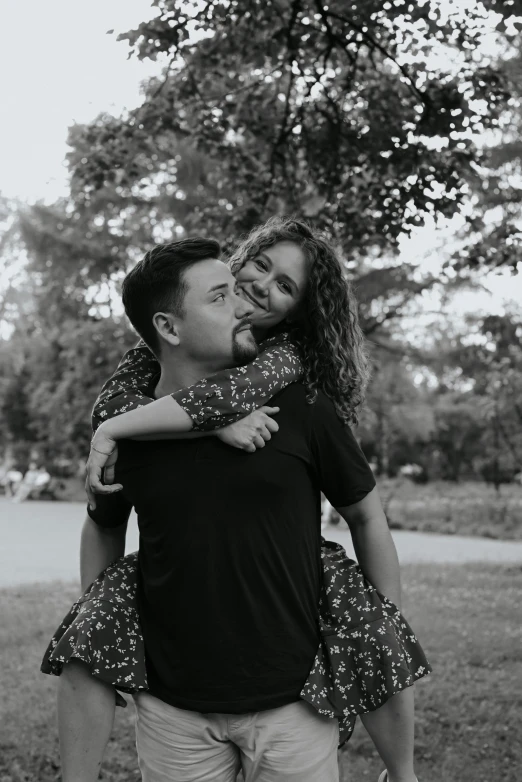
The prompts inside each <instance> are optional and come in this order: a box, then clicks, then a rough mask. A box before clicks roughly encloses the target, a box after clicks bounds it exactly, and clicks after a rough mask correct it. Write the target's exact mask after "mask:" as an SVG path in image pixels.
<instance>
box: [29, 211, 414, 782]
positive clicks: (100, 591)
mask: <svg viewBox="0 0 522 782" xmlns="http://www.w3.org/2000/svg"><path fill="white" fill-rule="evenodd" d="M231 268H232V271H233V273H234V275H235V277H236V280H237V284H238V291H239V292H240V293H241V295H243V296H244V297H245V298H247V299H248V300H249V301H250V302H251V303H252V304H253V306H254V308H255V311H254V313H253V315H252V323H253V326H254V334H255V336H256V339H257V340H258V341H259V342H260V344H261V347H262V353H261V355H260V357H259V358H258V359H257V360H256V361H255V362H254V363H253V364H251V365H248V366H247V367H242V368H240V369H236V370H231V371H229V372H221V373H218V374H217V375H213V376H212V378H211V379H210V380H202V381H200V382H199V383H197V384H195V385H194V386H192V387H191V388H189V389H183V390H182V391H180V392H177V393H176V394H174V395H172V396H168V397H164V398H162V399H159V400H156V401H152V399H151V398H150V397H148V396H147V394H150V393H151V391H150V386H151V379H152V378H153V376H154V374H156V372H157V369H158V365H157V362H156V361H155V359H154V357H153V355H152V353H151V352H150V351H149V350H148V348H146V347H145V346H138V347H137V348H135V349H134V350H133V351H129V353H128V354H127V355H126V357H125V358H124V360H123V362H122V363H121V364H120V367H119V368H118V370H117V372H116V373H115V375H114V376H113V378H111V380H109V381H108V383H107V384H106V385H105V387H104V389H103V391H102V394H101V396H100V398H99V400H98V402H97V404H96V406H95V411H94V420H95V425H96V426H98V424H99V423H100V421H103V423H102V424H101V425H100V426H98V428H97V432H96V435H95V437H94V438H93V444H92V451H91V456H90V459H89V474H90V476H91V485H90V486H89V500H90V503H91V504H95V502H96V499H95V496H94V493H93V492H92V489H96V491H98V492H100V493H105V494H107V493H112V492H114V491H118V490H119V488H120V487H118V485H114V486H103V485H101V484H100V483H99V476H100V474H101V468H102V467H103V466H106V462H107V458H109V461H108V462H107V464H109V466H111V465H113V464H114V461H115V458H116V456H117V446H116V443H117V440H118V439H121V438H128V437H137V438H139V437H141V436H144V437H146V436H149V437H150V436H151V435H153V436H162V437H165V436H167V437H168V436H171V437H172V436H176V435H179V434H180V433H183V432H189V431H190V430H191V429H196V430H201V431H205V430H209V431H210V430H213V431H214V433H215V434H217V436H219V437H221V439H223V440H224V441H225V442H227V443H229V444H230V445H234V446H236V447H243V448H245V449H246V450H252V449H254V450H255V448H256V447H262V446H263V445H264V441H265V440H266V439H269V437H270V436H271V431H273V427H271V426H270V423H269V421H270V420H271V419H267V418H266V416H265V417H264V418H263V416H264V415H265V414H264V413H263V412H259V411H257V412H254V413H250V411H251V410H254V409H255V408H257V407H259V405H260V404H262V402H263V400H265V399H266V398H269V397H271V396H273V394H274V393H276V392H277V391H279V390H281V389H282V388H283V387H284V386H285V385H287V384H288V383H290V382H293V381H295V380H297V379H298V378H299V377H302V382H303V383H304V384H305V386H306V388H307V390H308V397H309V401H310V402H311V403H313V401H314V398H315V396H316V394H317V390H318V389H321V390H322V391H323V392H324V393H326V394H327V395H328V396H329V397H330V398H331V400H332V401H333V403H334V405H335V407H336V410H337V413H338V415H339V416H340V418H341V419H342V420H343V421H344V422H345V423H346V424H349V423H354V422H356V420H357V415H356V412H357V407H358V406H359V404H360V403H361V401H362V398H363V393H364V388H365V385H366V383H367V379H368V369H367V361H366V355H365V351H364V344H363V337H362V333H361V331H360V328H359V325H358V320H357V309H356V304H355V301H354V299H353V296H352V294H351V293H350V290H349V287H348V286H347V284H346V282H345V280H344V278H343V274H342V268H341V266H340V264H339V262H338V260H337V258H336V256H335V253H334V252H333V250H332V248H331V247H330V245H329V244H328V243H327V242H326V241H325V240H324V239H322V238H321V237H319V236H318V235H316V234H314V233H313V232H312V231H311V230H310V229H309V228H308V227H307V226H306V225H305V224H303V223H301V222H299V221H295V220H283V219H279V218H276V219H273V220H270V221H269V222H268V223H267V224H266V225H264V226H262V227H261V228H258V229H257V230H255V231H254V232H253V233H252V234H251V235H250V237H249V238H248V239H247V240H246V241H245V242H244V243H243V244H242V245H241V246H240V248H239V249H238V250H237V252H236V253H235V255H234V256H233V258H232V260H231ZM143 405H144V406H143ZM132 408H134V409H132ZM247 414H249V415H247ZM111 416H114V417H111ZM242 416H243V418H241V417H242ZM245 416H246V417H245ZM201 431H200V433H199V434H201ZM192 436H197V433H196V434H193V435H192ZM322 562H323V589H322V595H321V605H320V620H321V630H322V642H321V647H320V649H319V651H318V654H317V657H316V661H315V663H314V666H313V669H312V671H311V673H310V676H309V678H308V680H307V682H306V683H305V686H304V687H303V691H302V693H301V696H302V698H303V699H305V700H308V701H309V702H310V703H311V704H312V705H313V706H314V707H315V708H316V709H318V710H319V711H320V712H322V713H324V714H327V715H328V716H331V717H337V718H339V719H340V724H341V736H342V739H344V740H346V738H347V737H348V736H349V735H350V733H351V729H352V728H353V722H354V718H355V715H356V714H358V713H359V714H361V715H362V719H363V722H364V724H365V727H366V728H367V730H368V732H369V733H370V735H371V737H372V739H373V741H374V743H375V745H376V747H377V749H378V751H379V753H380V755H381V757H382V759H383V761H384V763H385V765H386V768H387V772H383V775H382V776H383V778H384V776H385V775H386V774H387V775H388V779H389V782H414V780H415V775H414V772H413V692H412V690H411V688H410V689H408V688H409V687H410V685H411V684H412V683H413V682H414V681H415V680H416V679H417V678H419V677H420V676H423V675H425V674H426V673H428V671H429V667H428V664H427V662H426V659H425V657H424V655H423V653H422V650H421V649H420V647H419V645H418V643H417V641H416V639H415V637H414V636H413V634H412V633H411V630H410V629H409V627H408V625H407V624H406V623H405V621H404V619H403V618H402V617H401V615H400V614H399V612H398V609H397V608H396V607H395V606H394V605H393V604H392V603H391V602H390V601H389V600H387V599H386V598H385V597H383V596H382V595H379V594H378V593H377V592H376V590H375V589H374V588H373V587H372V586H371V585H370V584H369V583H368V582H367V581H365V579H364V576H363V574H362V571H361V570H360V568H359V567H358V566H357V564H356V563H354V562H351V561H350V560H348V559H347V557H346V553H345V552H344V550H343V549H342V548H341V547H340V546H338V545H337V544H332V543H326V542H324V544H323V550H322ZM135 570H136V557H135V555H130V556H129V557H127V558H124V559H123V560H119V561H118V562H116V563H114V564H113V565H112V566H110V567H109V568H108V569H107V570H106V571H105V574H102V576H100V577H99V578H98V579H97V580H96V581H95V583H94V584H93V585H92V587H91V589H90V590H88V591H87V593H86V594H85V595H84V597H83V598H82V599H81V601H79V603H77V604H76V605H75V606H74V607H73V609H72V611H71V612H70V614H69V615H68V617H66V620H65V621H64V623H63V624H62V626H61V627H60V629H59V631H58V633H57V634H56V636H55V638H54V639H53V641H52V642H51V644H50V647H49V649H48V650H47V653H46V656H45V658H44V662H43V666H42V670H44V672H47V673H55V674H58V675H59V674H60V673H61V672H62V668H63V666H64V664H65V663H68V662H69V661H70V660H75V659H79V660H82V661H83V663H84V665H82V666H79V667H78V666H76V672H77V673H76V674H75V675H76V677H77V678H76V684H77V685H78V681H81V682H82V684H81V687H82V692H83V693H84V695H82V697H79V698H77V701H76V708H77V710H79V709H83V717H85V714H86V711H85V705H86V703H87V701H89V702H90V703H92V702H93V701H94V708H93V710H92V719H91V721H90V722H88V724H87V725H86V726H85V730H84V731H81V730H80V731H77V732H76V734H75V735H71V733H74V731H71V729H70V726H71V725H72V724H75V725H80V724H81V720H78V721H75V719H74V715H71V710H74V708H75V703H74V701H73V702H72V704H71V703H69V705H68V706H64V709H63V711H64V713H65V712H66V713H67V725H66V726H64V729H63V730H62V754H63V755H65V756H66V757H67V763H68V765H69V771H70V774H71V777H70V778H71V779H72V778H73V776H74V778H75V779H79V778H81V779H82V780H83V779H85V780H87V779H95V778H96V775H97V771H98V769H99V765H100V763H101V756H102V754H103V749H104V746H105V743H106V741H107V740H108V734H109V732H110V727H111V726H112V715H113V712H114V694H113V692H114V691H113V689H112V686H117V687H118V688H119V689H122V690H124V691H130V692H132V691H136V690H138V689H140V688H141V689H143V688H146V673H145V667H144V655H143V649H142V647H140V646H139V643H138V646H136V643H134V646H133V650H132V654H127V655H126V656H125V654H124V655H123V659H118V661H116V660H115V656H114V655H115V654H116V652H115V650H114V647H116V644H114V637H113V640H112V642H111V638H110V635H111V632H112V633H113V636H114V629H113V627H114V625H115V624H117V622H119V626H120V636H121V635H123V636H124V637H127V636H128V637H132V638H133V639H134V640H135V639H136V638H137V637H138V638H139V626H138V622H137V614H136V610H135V607H134V603H133V601H134V592H135ZM341 585H342V587H343V588H342V589H340V586H341ZM109 595H110V596H111V597H108V596H109ZM115 596H116V599H115ZM107 601H108V602H107ZM109 606H110V608H109ZM102 611H105V612H107V611H109V613H110V611H112V612H113V614H112V616H113V617H114V616H116V614H117V621H113V622H112V626H111V623H110V622H109V623H107V622H105V621H104V620H103V621H101V622H100V615H101V612H102ZM105 616H106V614H105ZM368 616H371V617H372V620H371V622H368ZM354 619H356V620H357V621H355V622H354ZM122 624H123V626H124V627H126V628H127V629H126V630H124V631H123V633H122V631H121V626H122ZM363 627H364V633H362V632H361V628H363ZM97 628H98V629H97ZM340 639H344V640H340ZM139 641H141V644H142V639H139ZM120 647H121V644H120ZM104 650H106V651H104ZM107 650H108V651H107ZM120 651H121V649H120ZM124 651H125V650H124ZM111 655H112V659H111ZM131 660H132V662H130V661H131ZM70 667H71V666H70V665H68V666H66V670H67V669H69V668H70ZM89 671H90V672H91V673H92V674H93V676H91V675H90V673H89ZM115 671H117V672H118V675H117V674H116V673H115ZM78 677H79V678H78ZM95 691H96V692H95ZM348 691H349V694H347V692H348ZM98 696H99V697H98ZM65 700H66V696H65V695H64V698H63V701H64V702H65ZM102 702H103V704H104V706H103V709H102V712H103V713H100V710H99V704H101V703H102ZM97 709H98V710H97ZM84 723H85V720H84ZM96 726H98V727H99V726H104V727H103V729H102V730H101V731H99V732H98V736H99V740H97V741H96V742H95V741H93V736H94V733H95V728H96ZM87 730H89V737H90V739H91V742H90V748H91V751H90V760H89V763H91V766H90V768H91V769H93V771H92V772H89V773H91V776H90V777H89V776H86V775H85V774H84V775H83V776H81V777H80V776H79V774H80V771H79V769H80V764H81V763H82V762H83V764H84V767H85V757H86V751H87V750H86V747H85V741H83V744H82V736H84V735H85V733H86V732H87ZM78 734H79V735H78ZM82 758H83V761H82ZM74 767H75V769H76V770H74ZM69 771H67V773H69ZM64 780H65V782H67V776H65V775H64Z"/></svg>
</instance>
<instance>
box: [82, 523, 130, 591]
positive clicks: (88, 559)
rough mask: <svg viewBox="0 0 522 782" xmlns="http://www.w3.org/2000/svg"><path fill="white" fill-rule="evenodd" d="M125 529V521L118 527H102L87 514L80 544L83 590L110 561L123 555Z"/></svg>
mask: <svg viewBox="0 0 522 782" xmlns="http://www.w3.org/2000/svg"><path fill="white" fill-rule="evenodd" d="M126 531H127V523H125V524H122V525H121V526H119V527H111V528H103V527H100V526H99V525H98V524H96V523H95V522H94V521H93V520H92V519H91V518H89V516H87V518H86V519H85V522H84V524H83V529H82V538H81V545H80V578H81V584H82V590H83V591H85V590H86V589H87V587H88V586H89V585H90V584H92V582H93V581H94V580H95V579H96V578H97V577H98V576H99V575H100V573H101V572H102V571H103V570H105V568H106V567H108V565H110V564H111V562H114V560H115V559H118V557H121V556H123V554H124V553H125V533H126Z"/></svg>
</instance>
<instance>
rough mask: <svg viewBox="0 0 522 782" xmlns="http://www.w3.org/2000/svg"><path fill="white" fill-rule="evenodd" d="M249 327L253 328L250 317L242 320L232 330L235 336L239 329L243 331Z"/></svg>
mask: <svg viewBox="0 0 522 782" xmlns="http://www.w3.org/2000/svg"><path fill="white" fill-rule="evenodd" d="M247 328H252V321H251V320H250V318H244V320H242V321H241V323H238V324H237V326H236V327H235V329H234V331H233V332H232V335H233V336H234V337H235V336H236V334H237V333H238V331H243V330H246V329H247Z"/></svg>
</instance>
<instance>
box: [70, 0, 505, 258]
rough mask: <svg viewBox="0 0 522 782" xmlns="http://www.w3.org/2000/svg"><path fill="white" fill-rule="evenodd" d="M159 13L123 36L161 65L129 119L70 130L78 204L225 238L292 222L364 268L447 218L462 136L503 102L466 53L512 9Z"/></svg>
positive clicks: (469, 151)
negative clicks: (113, 197)
mask: <svg viewBox="0 0 522 782" xmlns="http://www.w3.org/2000/svg"><path fill="white" fill-rule="evenodd" d="M155 5H156V7H157V9H158V16H157V17H155V18H154V19H152V20H151V21H148V22H144V23H143V24H141V25H140V26H139V27H138V29H137V30H134V31H131V32H129V33H126V34H124V35H122V36H120V39H123V40H126V41H128V42H129V44H130V46H131V48H132V51H133V52H134V53H136V54H137V55H138V56H139V57H141V58H153V59H154V58H156V57H158V56H160V55H162V56H164V57H168V60H169V64H168V67H167V68H166V69H165V73H164V76H163V78H162V79H160V80H153V81H151V82H150V83H149V84H148V86H147V88H146V90H145V97H144V100H143V103H142V105H141V106H140V107H139V108H138V109H137V110H135V111H133V112H130V113H128V114H127V115H126V116H123V117H120V118H114V117H109V116H101V117H99V118H98V119H97V120H96V121H95V122H94V123H92V124H91V125H87V126H83V127H76V128H74V129H73V131H72V133H71V137H70V143H71V145H72V148H73V149H72V152H71V154H70V157H69V162H70V166H71V171H72V175H73V176H72V188H73V197H74V199H75V203H76V204H77V205H78V206H79V205H86V204H89V203H90V202H92V199H93V198H95V197H96V195H95V194H96V193H98V192H99V191H103V190H104V189H105V188H109V190H111V191H114V190H115V191H116V192H118V194H119V195H120V196H122V197H123V198H126V199H132V198H138V199H139V198H141V199H143V198H148V199H149V200H150V204H151V208H152V207H153V206H156V204H157V203H161V204H162V205H163V207H166V206H167V205H168V206H169V210H168V211H169V213H170V214H171V215H172V217H173V218H174V219H175V220H176V221H177V222H178V223H180V224H181V225H182V226H183V227H184V228H185V229H186V230H188V231H191V232H192V231H195V230H196V231H198V232H201V231H205V232H209V233H214V234H216V235H218V236H219V237H220V238H224V239H226V240H227V241H228V242H230V241H232V240H234V239H236V237H237V236H239V235H241V234H242V233H244V232H245V231H247V230H248V229H250V228H251V227H252V226H253V225H254V224H256V223H259V222H261V221H263V220H264V219H265V218H266V217H268V216H269V215H271V214H274V213H280V212H293V213H297V214H300V215H303V216H306V217H308V218H309V219H310V220H312V221H313V222H314V224H315V225H318V226H320V227H324V228H327V229H328V230H329V232H330V234H331V235H332V236H333V237H335V238H336V240H337V241H338V242H339V244H340V246H341V247H342V249H343V252H344V254H345V256H346V257H347V258H350V259H354V258H357V257H360V256H361V255H364V256H368V254H369V253H371V252H382V251H384V250H386V251H388V250H393V249H394V248H395V247H396V242H397V238H398V236H399V235H400V234H402V233H404V232H408V231H409V230H410V229H411V228H412V227H413V226H417V225H421V224H422V223H423V221H424V219H425V217H426V215H428V214H433V215H446V216H451V215H453V214H455V212H456V211H457V210H458V209H459V207H460V205H461V204H462V202H463V200H464V199H465V198H466V193H467V191H468V184H467V182H468V180H469V178H470V177H471V176H472V175H473V174H474V169H473V164H474V161H475V160H476V159H477V158H478V157H480V154H479V150H478V149H477V146H476V144H475V142H474V139H473V136H472V134H473V133H475V134H477V133H480V132H483V131H484V130H487V129H489V128H494V127H496V126H497V125H498V122H499V118H500V117H501V116H502V115H503V112H504V111H505V109H506V108H507V106H508V103H509V99H510V91H509V90H510V85H509V80H508V76H507V75H506V69H505V68H504V67H503V63H500V64H499V63H495V62H489V61H488V60H487V59H486V58H484V59H483V60H482V61H481V59H480V57H479V56H478V52H479V46H480V44H481V42H482V40H483V38H484V36H485V35H486V34H487V33H488V32H491V29H492V28H494V27H495V25H497V27H498V28H499V30H500V31H501V32H502V25H504V28H505V30H504V31H503V32H502V34H505V32H506V30H507V29H508V27H506V24H507V21H506V20H507V19H508V17H510V16H511V15H512V10H513V6H512V4H509V6H508V4H505V3H494V2H490V3H488V4H487V8H488V9H489V10H493V11H495V13H496V14H497V15H498V17H495V18H494V20H492V17H491V15H488V13H486V9H485V7H484V5H482V4H477V5H476V7H472V6H469V7H467V8H466V9H463V8H462V7H459V5H458V4H455V5H454V6H452V7H451V8H449V7H448V6H447V4H442V3H439V2H437V0H430V1H429V2H425V3H422V4H419V3H413V2H404V1H403V0H401V1H400V2H399V0H394V1H393V2H389V3H384V4H383V3H381V2H376V0H358V1H357V2H353V3H350V4H349V6H348V5H347V4H346V3H345V2H343V1H342V0H331V1H330V2H329V3H328V4H326V3H325V2H323V0H241V2H240V1H239V0H227V2H219V1H218V0H206V1H204V2H201V3H199V4H197V5H192V4H189V3H186V2H182V0H157V2H156V4H155ZM499 20H500V21H499ZM499 34H500V33H499ZM437 52H439V56H437ZM441 52H442V53H443V55H444V56H441V54H440V53H441ZM427 63H429V65H427ZM162 211H163V209H162ZM166 211H167V210H165V211H164V212H163V213H166Z"/></svg>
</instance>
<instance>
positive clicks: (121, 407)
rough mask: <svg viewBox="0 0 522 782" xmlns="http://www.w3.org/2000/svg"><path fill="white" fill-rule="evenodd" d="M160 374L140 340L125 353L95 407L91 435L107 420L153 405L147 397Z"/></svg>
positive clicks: (157, 365) (149, 397)
mask: <svg viewBox="0 0 522 782" xmlns="http://www.w3.org/2000/svg"><path fill="white" fill-rule="evenodd" d="M159 371H160V365H159V363H158V361H157V359H156V357H155V356H154V353H153V352H152V351H151V350H150V348H148V347H147V345H146V344H145V342H143V340H140V341H139V342H138V344H137V345H136V347H134V348H131V349H130V350H128V351H127V352H126V353H125V355H124V356H123V358H122V360H121V361H120V363H119V364H118V367H117V369H116V371H115V372H114V374H113V375H111V377H110V378H109V380H107V382H106V383H105V384H104V386H103V388H102V390H101V392H100V395H99V396H98V398H97V400H96V402H95V404H94V408H93V411H92V429H93V431H94V432H95V431H96V429H97V428H98V427H99V425H100V424H101V423H103V421H106V420H107V419H108V418H113V417H114V416H116V415H121V413H127V412H128V411H129V410H135V409H136V408H138V407H143V405H148V404H150V402H154V399H153V398H152V397H151V396H150V389H151V381H152V379H153V378H154V376H155V375H157V374H158V373H159Z"/></svg>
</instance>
